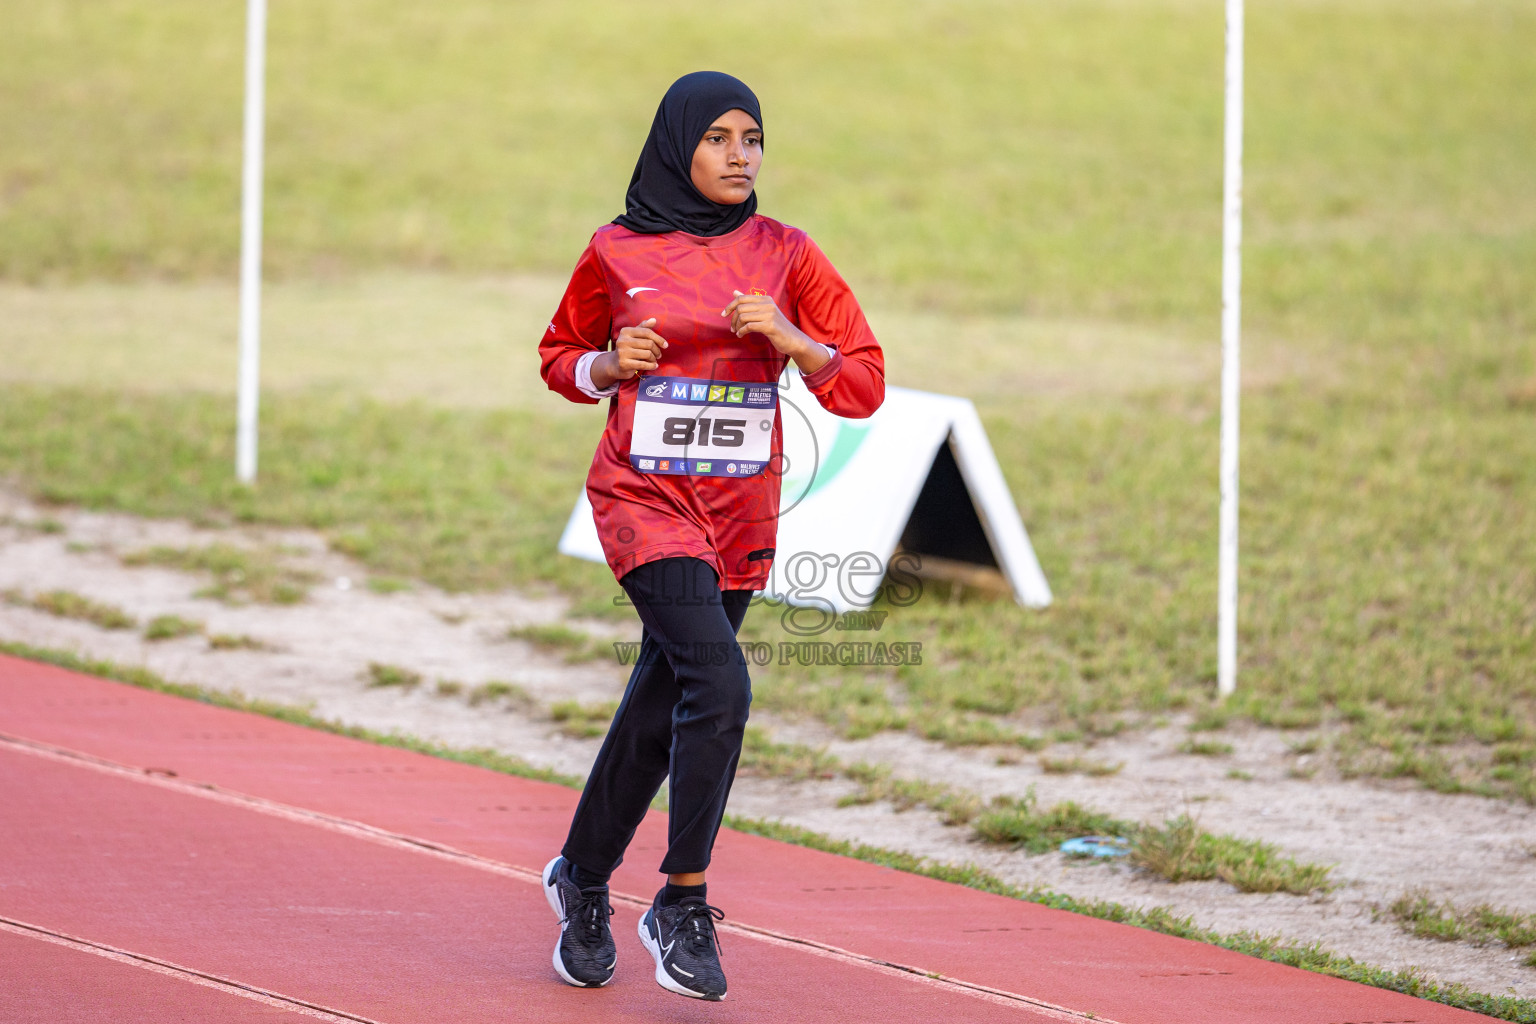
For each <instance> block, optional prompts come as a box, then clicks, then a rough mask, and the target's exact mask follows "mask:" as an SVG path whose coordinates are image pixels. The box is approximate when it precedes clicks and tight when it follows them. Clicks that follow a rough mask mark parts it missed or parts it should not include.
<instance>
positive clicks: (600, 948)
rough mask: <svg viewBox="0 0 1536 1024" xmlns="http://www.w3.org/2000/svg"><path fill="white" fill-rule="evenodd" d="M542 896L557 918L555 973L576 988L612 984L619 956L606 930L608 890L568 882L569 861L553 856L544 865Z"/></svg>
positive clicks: (608, 906)
mask: <svg viewBox="0 0 1536 1024" xmlns="http://www.w3.org/2000/svg"><path fill="white" fill-rule="evenodd" d="M544 896H545V898H546V899H548V900H549V905H550V907H551V908H552V909H553V910H554V912H555V916H556V917H558V918H559V919H560V941H559V942H557V943H555V955H554V965H555V972H556V973H557V974H559V975H560V977H562V978H564V979H565V981H566V983H567V984H570V985H575V986H577V987H578V988H601V987H602V986H604V985H606V984H608V983H609V982H610V981H612V980H613V965H614V964H616V963H618V961H619V956H618V951H617V950H616V949H615V948H614V945H613V932H612V931H611V930H610V929H609V927H608V918H609V917H610V916H611V915H612V914H613V907H612V905H611V904H609V902H608V887H607V886H606V885H602V886H597V887H595V888H591V889H583V888H581V887H579V886H578V885H577V884H576V883H575V881H573V880H572V879H571V865H570V862H569V861H567V860H566V859H565V858H564V857H556V858H555V859H554V860H552V861H550V862H549V863H548V864H546V865H544Z"/></svg>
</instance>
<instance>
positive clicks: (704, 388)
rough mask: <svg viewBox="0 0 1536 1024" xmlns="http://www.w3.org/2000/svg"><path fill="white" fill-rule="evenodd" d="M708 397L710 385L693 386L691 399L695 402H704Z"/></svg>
mask: <svg viewBox="0 0 1536 1024" xmlns="http://www.w3.org/2000/svg"><path fill="white" fill-rule="evenodd" d="M708 395H709V385H708V384H695V385H693V389H692V392H691V396H690V397H692V399H693V400H694V401H695V402H702V401H704V400H705V399H706V397H707V396H708Z"/></svg>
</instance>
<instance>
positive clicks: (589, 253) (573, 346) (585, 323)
mask: <svg viewBox="0 0 1536 1024" xmlns="http://www.w3.org/2000/svg"><path fill="white" fill-rule="evenodd" d="M612 330H613V322H612V304H611V303H610V301H609V296H608V279H607V276H606V275H605V274H604V273H603V268H602V264H601V263H600V261H599V260H598V256H597V251H596V246H595V245H590V244H589V245H588V246H587V249H586V251H585V252H583V253H582V254H581V259H579V260H577V261H576V269H575V271H573V272H572V274H571V282H570V284H568V285H566V286H565V295H564V297H562V298H561V299H560V307H559V308H558V309H556V310H555V316H554V319H552V320H551V321H550V322H549V327H548V328H547V329H546V330H545V331H544V337H543V339H542V340H541V341H540V342H539V373H540V375H541V376H543V378H544V383H545V384H548V385H549V389H550V390H551V391H554V392H557V393H559V394H561V395H564V396H565V397H566V398H568V399H570V400H571V401H573V402H583V403H586V404H588V405H592V404H595V403H596V402H597V401H598V399H599V398H601V397H603V396H604V394H605V393H611V391H612V389H611V388H593V389H592V390H587V387H590V386H591V385H592V383H593V381H592V379H591V364H592V362H593V360H592V359H588V360H587V361H586V366H585V367H582V366H581V363H582V358H583V357H584V356H589V355H590V356H594V357H595V356H597V355H598V354H599V353H602V352H604V351H606V350H607V348H608V339H609V338H611V337H612V336H613V334H612ZM581 369H586V370H587V373H586V374H585V375H584V377H585V379H582V376H580V375H579V370H581ZM583 385H585V387H584V386H583Z"/></svg>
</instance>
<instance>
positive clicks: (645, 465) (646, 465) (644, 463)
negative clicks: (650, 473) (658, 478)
mask: <svg viewBox="0 0 1536 1024" xmlns="http://www.w3.org/2000/svg"><path fill="white" fill-rule="evenodd" d="M640 468H641V469H655V468H656V460H655V459H641V460H640Z"/></svg>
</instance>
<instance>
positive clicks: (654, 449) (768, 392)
mask: <svg viewBox="0 0 1536 1024" xmlns="http://www.w3.org/2000/svg"><path fill="white" fill-rule="evenodd" d="M777 414H778V389H777V388H776V387H775V386H774V385H773V384H746V383H736V382H731V381H725V382H721V381H707V380H706V381H699V380H693V379H690V378H687V377H662V378H656V377H648V378H646V379H645V380H644V381H642V383H641V384H640V386H639V388H638V389H637V390H636V394H635V418H634V424H633V428H632V431H631V436H630V446H629V462H630V465H631V466H633V467H634V468H635V469H637V470H639V471H640V472H642V473H663V474H668V475H684V476H716V477H744V476H756V475H757V474H758V473H761V472H762V471H763V468H764V466H766V465H767V463H768V459H769V457H770V456H771V454H772V446H773V424H774V419H775V417H776V416H777Z"/></svg>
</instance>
